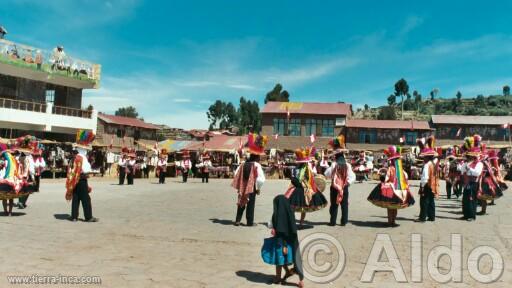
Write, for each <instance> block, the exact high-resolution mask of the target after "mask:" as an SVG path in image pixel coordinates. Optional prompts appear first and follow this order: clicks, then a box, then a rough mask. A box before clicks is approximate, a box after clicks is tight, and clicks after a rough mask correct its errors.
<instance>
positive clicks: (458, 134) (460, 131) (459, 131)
mask: <svg viewBox="0 0 512 288" xmlns="http://www.w3.org/2000/svg"><path fill="white" fill-rule="evenodd" d="M460 133H462V128H459V130H457V135H455V136H457V137H459V136H460Z"/></svg>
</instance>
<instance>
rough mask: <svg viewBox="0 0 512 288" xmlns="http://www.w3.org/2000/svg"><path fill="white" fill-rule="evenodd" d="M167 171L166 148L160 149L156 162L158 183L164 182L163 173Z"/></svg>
mask: <svg viewBox="0 0 512 288" xmlns="http://www.w3.org/2000/svg"><path fill="white" fill-rule="evenodd" d="M166 173H167V149H162V151H161V152H160V155H158V162H157V164H156V176H158V183H159V184H165V174H166Z"/></svg>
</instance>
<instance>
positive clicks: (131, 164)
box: [126, 149, 137, 185]
mask: <svg viewBox="0 0 512 288" xmlns="http://www.w3.org/2000/svg"><path fill="white" fill-rule="evenodd" d="M128 158H129V159H128V161H126V180H127V182H128V185H133V179H134V178H135V170H136V167H137V166H136V164H137V160H136V158H137V155H136V154H135V149H134V150H131V151H130V152H129V153H128Z"/></svg>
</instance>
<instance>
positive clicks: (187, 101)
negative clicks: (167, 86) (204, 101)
mask: <svg viewBox="0 0 512 288" xmlns="http://www.w3.org/2000/svg"><path fill="white" fill-rule="evenodd" d="M172 101H174V102H176V103H190V102H192V100H191V99H188V98H176V99H173V100H172Z"/></svg>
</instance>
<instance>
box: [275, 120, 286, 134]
mask: <svg viewBox="0 0 512 288" xmlns="http://www.w3.org/2000/svg"><path fill="white" fill-rule="evenodd" d="M284 123H285V120H284V119H278V118H274V134H278V135H281V136H282V135H284Z"/></svg>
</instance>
